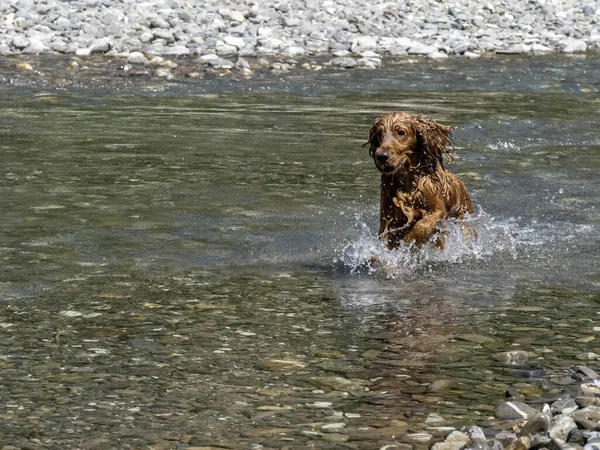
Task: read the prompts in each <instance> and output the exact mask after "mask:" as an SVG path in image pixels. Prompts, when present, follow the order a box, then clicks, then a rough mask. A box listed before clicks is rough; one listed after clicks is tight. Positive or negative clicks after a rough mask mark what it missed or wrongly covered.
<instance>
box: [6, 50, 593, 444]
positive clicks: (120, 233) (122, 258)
mask: <svg viewBox="0 0 600 450" xmlns="http://www.w3.org/2000/svg"><path fill="white" fill-rule="evenodd" d="M536 61H538V62H536V63H535V64H532V66H531V68H530V71H529V72H528V74H529V75H528V76H529V78H527V77H525V79H524V80H523V82H518V81H515V80H514V79H512V81H511V77H512V75H510V76H506V77H505V76H504V75H503V74H506V73H508V72H510V70H512V71H513V72H514V71H515V70H520V69H518V65H516V66H515V67H516V68H512V69H509V68H508V67H504V69H502V67H501V65H500V63H494V62H489V61H487V62H485V63H482V64H481V68H480V71H483V72H482V73H478V74H477V77H475V79H474V80H472V79H471V78H473V74H475V73H476V71H475V67H474V66H472V64H475V63H473V62H468V64H466V65H465V66H464V67H463V66H462V65H460V66H459V63H458V62H456V63H453V62H451V61H450V62H448V63H444V66H440V67H447V68H451V69H453V71H449V70H448V71H442V72H440V71H436V70H441V69H435V70H433V69H432V74H431V76H432V77H433V79H434V81H435V83H434V84H433V85H428V84H427V83H425V82H424V81H421V82H420V83H421V84H418V83H417V82H414V83H412V84H406V83H405V82H406V81H407V79H408V78H406V79H403V78H402V77H403V76H406V77H409V75H411V73H412V74H413V75H414V74H415V73H418V72H419V71H421V72H423V71H427V70H429V69H431V68H432V66H431V62H422V63H418V64H415V65H412V66H410V70H407V71H406V72H405V73H404V75H403V74H398V72H397V71H396V70H389V71H386V70H381V71H378V72H376V73H374V72H366V71H364V72H363V71H360V72H344V73H336V72H330V73H325V74H318V75H311V76H312V77H316V78H312V79H311V78H298V77H297V76H296V75H291V76H290V77H289V78H286V79H285V82H286V83H287V88H286V90H280V91H279V92H275V93H273V94H270V95H265V94H255V93H254V91H251V92H244V89H242V87H243V86H242V87H238V88H236V89H238V90H237V91H236V92H234V93H232V92H221V93H219V92H218V89H217V91H216V92H215V93H212V94H210V95H205V94H203V93H202V92H199V88H198V86H191V87H189V91H186V92H184V93H182V92H177V95H175V94H170V95H167V94H163V95H157V96H147V95H146V96H135V95H121V94H119V92H117V91H114V92H100V91H96V90H90V91H88V92H86V91H80V92H71V93H48V94H31V93H28V91H27V90H26V89H23V90H21V91H18V90H16V89H13V90H12V91H11V90H8V91H3V92H5V93H4V94H3V95H2V96H0V103H1V106H2V107H1V108H0V137H1V139H0V147H1V152H0V166H1V167H2V168H3V169H2V171H1V172H0V208H1V211H2V221H1V222H0V239H1V241H0V261H1V263H2V271H1V274H0V297H1V298H2V303H0V377H1V381H0V390H1V392H2V396H1V400H0V403H1V404H2V408H1V411H0V417H1V419H2V420H1V421H0V435H1V436H3V442H7V443H10V444H12V445H15V446H16V447H29V448H37V447H40V446H46V447H50V448H58V447H68V448H74V447H77V448H79V447H82V448H141V447H142V446H146V445H151V446H152V447H153V448H185V447H186V446H220V447H224V448H247V446H248V445H249V444H260V445H263V446H265V447H268V448H282V447H284V446H289V447H288V448H306V447H308V446H311V445H312V446H316V447H323V448H348V447H350V448H361V449H364V448H381V447H383V446H384V445H387V444H392V443H397V442H402V443H408V444H410V445H412V446H413V447H417V448H419V447H426V446H428V445H429V444H430V443H431V442H432V440H436V439H439V438H440V437H441V436H443V435H444V434H445V433H447V430H448V429H447V428H446V427H457V426H460V425H462V424H466V423H479V424H482V425H484V426H486V427H496V428H499V427H502V426H504V424H502V423H501V422H499V421H497V420H495V419H494V418H493V417H492V416H493V406H494V405H495V404H496V403H498V402H499V401H500V400H501V399H502V398H503V396H504V391H505V390H506V389H507V388H508V387H511V386H512V387H514V388H515V389H517V390H519V392H522V395H523V397H524V398H525V399H526V400H528V401H532V402H535V401H543V399H544V398H550V397H552V396H553V395H556V394H557V393H558V392H559V390H558V389H557V388H556V386H555V385H553V384H552V381H553V380H554V377H555V376H557V374H560V373H561V371H562V370H564V369H565V368H568V367H570V366H571V365H573V364H575V363H579V364H589V365H592V366H595V365H596V364H597V363H596V358H597V354H600V348H598V347H597V345H596V344H595V341H596V336H595V335H596V334H597V329H598V326H597V323H596V322H598V319H597V300H598V287H599V284H600V272H598V270H599V269H598V267H599V265H598V262H599V259H600V257H599V256H598V240H597V235H598V226H599V223H600V214H599V211H600V204H599V197H598V195H597V192H598V189H599V187H600V186H599V179H598V176H597V172H598V168H599V166H600V153H599V152H598V149H599V148H600V137H599V135H598V132H597V130H598V129H599V125H600V123H598V121H599V120H600V119H598V118H599V117H600V115H599V114H591V112H592V111H595V112H596V113H597V112H598V102H597V98H596V96H595V94H594V89H596V90H597V86H598V79H597V75H596V74H598V73H600V71H599V70H593V69H594V68H595V67H596V66H597V64H598V62H597V61H596V60H594V59H589V60H558V61H557V62H556V64H554V63H553V62H552V61H553V60H542V61H543V62H542V63H540V62H539V61H540V60H536ZM570 62H572V64H570ZM462 63H463V62H462V61H461V62H460V64H462ZM419 64H421V65H419ZM452 64H456V67H454V66H452ZM521 67H522V66H521ZM461 70H462V71H461ZM523 70H524V69H523ZM486 71H487V72H486ZM507 71H508V72H507ZM583 72H585V74H584V73H583ZM523 73H525V74H527V72H523ZM442 75H443V76H442ZM452 77H454V78H452ZM494 77H496V79H497V81H498V82H497V84H493V83H490V81H489V80H490V79H493V78H494ZM561 77H564V78H563V79H562V80H563V81H562V82H557V83H556V84H552V80H559V79H561ZM594 77H596V78H594ZM536 79H539V80H542V81H540V83H541V84H539V85H538V84H536V83H535V82H534V81H535V80H536ZM307 80H308V81H307ZM340 80H342V81H340ZM452 80H455V81H456V83H455V84H453V82H452ZM465 80H471V81H469V82H466V81H465ZM544 80H545V81H544ZM565 80H567V81H568V82H566V81H565ZM569 80H570V81H569ZM268 82H269V79H268V77H267V78H264V79H259V80H254V81H249V82H248V85H249V86H253V87H256V88H258V87H260V86H262V85H264V83H268ZM272 82H273V83H280V82H281V80H279V78H278V79H277V80H272ZM442 82H443V83H444V86H441V85H440V88H439V89H440V91H439V92H436V91H434V90H432V89H433V87H431V86H437V85H438V84H439V83H442ZM253 83H254V84H253ZM261 83H262V84H261ZM310 83H315V84H314V85H311V84H310ZM415 83H417V84H415ZM544 83H546V84H544ZM550 84H552V86H550ZM311 86H312V87H311ZM366 86H368V88H366ZM453 87H454V88H453ZM184 88H185V86H183V87H182V86H180V87H179V89H184ZM212 88H213V89H215V86H214V85H213V86H212ZM363 88H365V89H363ZM130 90H131V89H130ZM274 91H277V89H274ZM367 91H368V95H365V92H367ZM515 91H517V92H518V93H515ZM588 92H590V93H588ZM131 93H132V92H128V94H131ZM133 93H134V94H135V92H133ZM298 93H301V94H302V95H297V94H298ZM325 93H327V95H324V94H325ZM179 94H181V95H179ZM184 94H185V95H184ZM317 94H321V95H317ZM565 108H568V114H564V111H565ZM390 109H409V110H414V109H423V110H427V111H430V114H431V115H432V116H433V117H435V118H436V119H437V120H439V121H440V122H443V123H448V124H453V125H457V126H459V127H460V130H458V131H457V133H456V136H457V143H458V146H459V148H458V154H457V159H456V161H455V162H454V163H453V164H452V165H451V170H453V171H454V172H456V173H458V174H459V175H460V176H461V178H462V179H463V180H464V181H465V184H466V185H467V187H468V189H469V191H470V193H471V196H472V198H473V199H474V202H475V205H476V208H475V209H476V211H475V214H474V215H473V217H471V218H470V219H469V222H470V225H471V226H472V227H473V228H474V229H476V230H477V233H478V237H477V239H470V240H467V239H465V238H464V236H463V234H462V233H461V232H460V230H459V229H458V227H456V225H455V224H452V223H449V224H448V229H447V231H448V238H447V244H448V248H447V250H446V251H445V252H439V251H438V250H435V249H424V250H421V251H417V252H415V251H412V250H410V249H403V250H400V251H397V252H389V251H387V250H385V248H384V247H383V246H382V245H381V243H380V242H379V241H377V239H376V236H375V232H376V227H377V223H378V219H377V214H378V203H377V202H378V197H379V195H378V189H379V180H378V172H377V171H376V170H375V168H374V167H373V165H372V162H371V161H369V158H368V155H367V154H366V151H365V150H364V148H362V147H361V144H362V143H363V142H364V139H365V135H366V130H367V129H368V126H369V124H370V122H371V121H372V119H373V117H374V116H375V115H377V114H379V113H380V112H381V111H383V110H390ZM372 256H376V257H377V258H378V259H379V260H381V261H384V262H385V264H382V265H380V266H371V267H369V261H370V259H371V257H372ZM515 349H519V350H523V351H525V352H527V355H528V356H527V360H526V361H525V362H524V363H523V365H522V366H518V367H526V368H532V367H539V368H542V369H543V371H544V373H545V375H544V376H543V379H534V380H526V379H522V378H520V377H518V376H517V375H515V373H514V372H511V371H510V369H511V367H512V366H510V365H507V364H506V363H505V362H502V361H505V359H504V358H503V357H502V356H500V355H502V354H503V353H505V352H507V351H511V350H515ZM542 381H545V382H548V381H549V382H550V385H549V386H548V385H547V384H544V383H542ZM432 413H436V414H438V415H439V416H441V420H440V419H439V418H438V417H437V416H435V415H433V416H432Z"/></svg>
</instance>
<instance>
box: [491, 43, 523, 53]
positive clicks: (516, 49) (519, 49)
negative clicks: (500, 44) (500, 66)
mask: <svg viewBox="0 0 600 450" xmlns="http://www.w3.org/2000/svg"><path fill="white" fill-rule="evenodd" d="M530 51H531V46H530V45H527V44H514V45H510V46H508V47H506V48H499V49H497V50H496V53H499V54H505V55H523V54H525V53H529V52H530Z"/></svg>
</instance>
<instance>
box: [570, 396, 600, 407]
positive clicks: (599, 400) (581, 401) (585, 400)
mask: <svg viewBox="0 0 600 450" xmlns="http://www.w3.org/2000/svg"><path fill="white" fill-rule="evenodd" d="M575 402H576V403H577V404H578V405H579V406H580V407H581V408H587V407H590V406H595V407H598V406H600V397H585V396H580V397H577V398H576V399H575Z"/></svg>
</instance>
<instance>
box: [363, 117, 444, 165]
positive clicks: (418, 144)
mask: <svg viewBox="0 0 600 450" xmlns="http://www.w3.org/2000/svg"><path fill="white" fill-rule="evenodd" d="M453 129H454V128H453V127H446V126H444V125H440V124H438V123H437V122H434V121H433V120H428V119H425V118H423V117H421V116H413V115H411V114H408V113H404V112H393V113H388V114H383V115H381V116H379V117H378V118H377V119H375V122H374V123H373V125H372V126H371V130H370V132H369V140H368V141H367V142H366V143H365V145H367V144H369V145H370V148H369V154H370V155H371V157H372V158H373V160H374V161H375V166H377V168H378V169H379V171H380V172H381V173H384V174H388V175H393V174H395V173H399V172H403V171H411V170H413V171H421V172H425V173H433V172H435V169H436V167H437V165H438V164H440V165H442V167H443V161H442V158H443V155H444V154H446V155H448V156H449V157H450V158H452V156H451V155H450V152H449V150H448V146H451V145H452V130H453Z"/></svg>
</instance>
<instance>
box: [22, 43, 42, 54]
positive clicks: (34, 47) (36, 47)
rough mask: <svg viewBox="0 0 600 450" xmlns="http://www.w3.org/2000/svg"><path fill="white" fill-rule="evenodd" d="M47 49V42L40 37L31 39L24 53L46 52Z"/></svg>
mask: <svg viewBox="0 0 600 450" xmlns="http://www.w3.org/2000/svg"><path fill="white" fill-rule="evenodd" d="M46 50H47V47H46V44H44V43H43V42H42V41H40V40H38V39H29V45H28V46H27V47H25V48H24V49H23V50H22V52H23V53H34V54H37V53H44V52H45V51H46Z"/></svg>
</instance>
